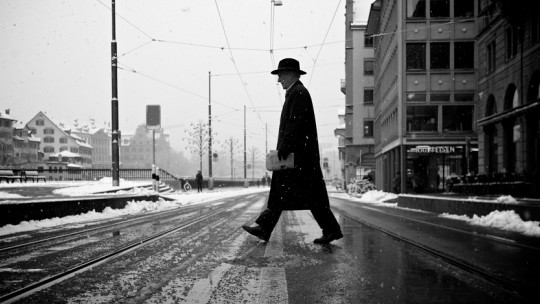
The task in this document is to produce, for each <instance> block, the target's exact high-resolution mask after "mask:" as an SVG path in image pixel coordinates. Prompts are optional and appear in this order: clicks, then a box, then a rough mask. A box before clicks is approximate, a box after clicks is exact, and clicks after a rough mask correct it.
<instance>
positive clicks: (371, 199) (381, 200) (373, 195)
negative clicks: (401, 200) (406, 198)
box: [328, 190, 398, 207]
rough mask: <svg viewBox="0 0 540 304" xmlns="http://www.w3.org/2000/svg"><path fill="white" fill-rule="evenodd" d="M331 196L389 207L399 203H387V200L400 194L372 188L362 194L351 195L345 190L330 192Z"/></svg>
mask: <svg viewBox="0 0 540 304" xmlns="http://www.w3.org/2000/svg"><path fill="white" fill-rule="evenodd" d="M328 195H329V196H330V197H335V198H341V199H346V200H349V201H353V202H359V203H367V204H374V205H377V204H381V205H384V206H387V207H397V203H385V201H388V200H392V199H396V198H397V197H398V196H397V195H396V194H394V193H388V192H384V191H380V190H371V191H368V192H366V193H364V194H362V195H360V196H356V195H355V196H351V195H349V194H347V193H344V192H338V193H336V192H334V193H328Z"/></svg>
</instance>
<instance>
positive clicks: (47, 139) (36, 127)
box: [26, 112, 93, 171]
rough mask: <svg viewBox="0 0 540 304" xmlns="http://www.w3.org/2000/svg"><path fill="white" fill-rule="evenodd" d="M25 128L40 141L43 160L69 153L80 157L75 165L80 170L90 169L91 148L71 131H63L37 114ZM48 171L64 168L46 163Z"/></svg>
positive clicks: (43, 114) (45, 117)
mask: <svg viewBox="0 0 540 304" xmlns="http://www.w3.org/2000/svg"><path fill="white" fill-rule="evenodd" d="M26 127H27V128H28V129H29V130H32V133H33V134H35V135H36V136H37V137H40V138H41V139H42V144H41V147H40V149H41V150H40V152H42V153H43V160H44V161H48V160H49V158H50V157H51V156H53V158H54V157H57V156H58V153H59V152H62V151H69V152H71V153H75V154H78V155H80V157H78V158H77V159H78V163H77V164H76V165H78V166H80V167H82V168H91V167H92V150H93V147H92V146H91V145H90V144H88V143H86V142H85V141H84V139H83V138H81V137H79V136H78V135H76V134H71V129H66V130H63V129H62V128H61V127H59V126H58V125H57V124H56V123H55V122H53V121H52V120H51V119H50V118H49V117H47V115H45V113H43V112H39V113H38V114H37V115H36V116H34V117H33V118H32V119H30V121H28V123H27V124H26ZM47 166H48V169H49V171H50V170H51V167H52V170H54V169H55V168H54V167H57V168H56V169H59V167H64V166H63V165H62V164H60V163H58V166H55V165H54V163H48V165H47Z"/></svg>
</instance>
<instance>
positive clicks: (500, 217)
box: [439, 210, 540, 236]
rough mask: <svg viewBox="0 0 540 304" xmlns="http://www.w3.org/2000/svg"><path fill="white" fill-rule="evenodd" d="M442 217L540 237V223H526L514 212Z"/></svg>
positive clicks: (444, 215)
mask: <svg viewBox="0 0 540 304" xmlns="http://www.w3.org/2000/svg"><path fill="white" fill-rule="evenodd" d="M439 216H440V217H445V218H450V219H456V220H462V221H466V222H468V223H469V224H471V225H477V226H483V227H492V228H499V229H502V230H506V231H513V232H520V233H523V234H525V235H530V236H540V222H537V221H524V220H522V219H521V217H520V216H519V215H518V214H517V213H516V212H515V211H514V210H505V211H499V210H495V211H493V212H491V213H490V214H488V215H486V216H477V215H476V214H475V215H473V217H472V218H470V217H468V216H466V215H455V214H448V213H443V214H441V215H439Z"/></svg>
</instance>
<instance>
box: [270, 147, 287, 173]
mask: <svg viewBox="0 0 540 304" xmlns="http://www.w3.org/2000/svg"><path fill="white" fill-rule="evenodd" d="M293 168H294V153H290V154H289V156H287V158H286V159H284V160H279V158H278V151H277V150H270V152H269V153H268V154H266V170H268V171H280V170H287V169H293Z"/></svg>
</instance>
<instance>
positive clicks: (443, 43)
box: [367, 0, 478, 193]
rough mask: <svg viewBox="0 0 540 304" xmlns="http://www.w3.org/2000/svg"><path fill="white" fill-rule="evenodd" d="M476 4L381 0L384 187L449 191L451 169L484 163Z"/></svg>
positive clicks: (379, 118)
mask: <svg viewBox="0 0 540 304" xmlns="http://www.w3.org/2000/svg"><path fill="white" fill-rule="evenodd" d="M476 4H477V1H471V0H405V1H389V0H377V1H375V2H373V4H372V6H371V9H370V15H369V20H368V26H367V35H373V37H374V46H375V56H374V57H375V68H374V71H375V84H374V100H375V122H374V138H375V153H376V176H377V179H376V185H377V187H378V188H379V189H382V190H385V191H399V192H404V193H406V192H415V193H423V192H436V191H442V190H443V189H444V188H445V186H446V185H445V181H446V180H447V179H448V178H449V177H450V176H462V175H466V174H468V173H470V172H472V171H474V170H476V167H477V151H478V149H477V128H476V123H475V117H476V116H475V115H476V114H475V113H476V110H477V107H476V103H477V101H478V97H477V96H478V95H477V94H476V68H477V61H476V60H475V58H476V55H475V54H476V47H475V38H476V18H475V17H476V16H477V5H476ZM398 172H399V173H401V174H400V179H399V180H396V179H395V178H394V177H395V176H396V175H397V173H398Z"/></svg>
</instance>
